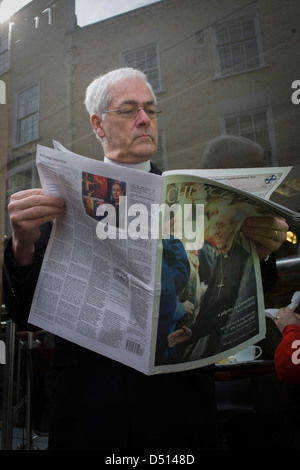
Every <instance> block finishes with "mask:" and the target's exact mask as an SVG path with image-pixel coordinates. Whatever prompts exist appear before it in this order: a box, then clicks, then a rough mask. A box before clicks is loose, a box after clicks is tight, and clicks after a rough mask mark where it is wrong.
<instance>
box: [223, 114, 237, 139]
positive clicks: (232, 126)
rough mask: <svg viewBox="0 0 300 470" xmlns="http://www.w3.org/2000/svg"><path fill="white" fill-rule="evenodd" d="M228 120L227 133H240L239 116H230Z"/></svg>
mask: <svg viewBox="0 0 300 470" xmlns="http://www.w3.org/2000/svg"><path fill="white" fill-rule="evenodd" d="M225 122H226V134H231V135H239V126H238V119H237V118H228V119H226V120H225Z"/></svg>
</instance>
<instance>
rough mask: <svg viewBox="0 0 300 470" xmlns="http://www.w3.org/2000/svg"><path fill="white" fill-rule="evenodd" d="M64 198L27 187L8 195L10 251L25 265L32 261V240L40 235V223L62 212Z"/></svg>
mask: <svg viewBox="0 0 300 470" xmlns="http://www.w3.org/2000/svg"><path fill="white" fill-rule="evenodd" d="M64 210H65V208H64V201H63V199H60V198H58V197H55V196H45V194H44V191H43V190H42V189H39V188H37V189H28V190H25V191H20V192H18V193H15V194H13V195H12V196H11V198H10V203H9V205H8V212H9V214H10V222H11V227H12V251H13V255H14V258H15V261H16V263H17V264H19V265H20V266H26V265H28V264H31V263H32V262H33V261H34V254H35V247H34V244H35V242H36V241H37V240H38V238H39V237H40V226H41V225H42V224H44V223H45V222H49V221H50V220H53V219H56V218H57V217H59V216H61V215H62V214H63V213H64Z"/></svg>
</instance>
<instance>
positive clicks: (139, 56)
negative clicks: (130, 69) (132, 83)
mask: <svg viewBox="0 0 300 470" xmlns="http://www.w3.org/2000/svg"><path fill="white" fill-rule="evenodd" d="M135 61H136V67H137V68H138V69H141V70H144V69H145V68H146V59H145V52H144V51H138V52H136V54H135Z"/></svg>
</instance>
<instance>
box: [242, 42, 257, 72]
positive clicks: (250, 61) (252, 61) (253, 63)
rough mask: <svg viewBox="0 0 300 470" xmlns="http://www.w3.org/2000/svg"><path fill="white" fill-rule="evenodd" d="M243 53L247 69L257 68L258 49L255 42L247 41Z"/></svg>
mask: <svg viewBox="0 0 300 470" xmlns="http://www.w3.org/2000/svg"><path fill="white" fill-rule="evenodd" d="M245 53H246V58H247V68H248V69H250V68H254V67H258V66H259V57H258V48H257V42H256V40H253V41H248V42H246V44H245Z"/></svg>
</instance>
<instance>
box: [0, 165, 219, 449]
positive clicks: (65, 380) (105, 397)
mask: <svg viewBox="0 0 300 470" xmlns="http://www.w3.org/2000/svg"><path fill="white" fill-rule="evenodd" d="M151 172H153V173H156V174H160V172H159V170H158V169H157V168H155V167H154V166H153V165H152V168H151ZM50 232H51V223H47V224H45V225H43V226H42V227H41V237H40V239H39V240H38V242H37V243H36V259H35V262H34V264H33V265H31V266H26V267H20V266H16V264H15V262H14V259H13V256H12V254H11V245H10V243H9V244H8V246H7V248H6V251H5V256H4V263H3V292H4V303H5V305H6V307H7V310H8V312H9V315H10V316H11V318H12V319H13V321H14V322H15V323H16V324H17V325H19V326H20V327H21V328H22V329H23V328H27V329H33V327H32V326H30V325H28V324H27V319H28V315H29V311H30V306H31V302H32V297H33V294H34V290H35V286H36V282H37V279H38V275H39V271H40V268H41V265H42V260H43V256H44V252H45V249H46V246H47V242H48V239H49V235H50ZM52 370H53V398H52V410H51V423H50V436H49V449H76V450H78V449H104V450H108V449H111V450H115V451H116V450H122V449H124V450H125V449H138V450H140V449H144V450H149V451H152V452H153V451H155V450H161V451H163V452H167V451H171V450H173V451H176V452H179V451H184V452H186V451H187V450H188V449H190V450H199V449H215V448H216V446H217V444H216V432H215V431H216V429H215V423H216V404H215V398H214V380H213V379H214V377H213V369H212V368H211V367H208V368H203V369H196V370H191V371H187V372H180V373H174V374H158V375H154V376H150V377H149V376H146V375H144V374H142V373H140V372H137V371H135V370H133V369H131V368H129V367H126V366H125V365H122V364H120V363H118V362H116V361H113V360H111V359H108V358H106V357H104V356H102V355H100V354H96V353H94V352H92V351H90V350H88V349H85V348H82V347H80V346H78V345H76V344H74V343H71V342H69V341H66V340H65V339H62V338H59V337H56V338H55V348H54V354H53V369H52ZM191 404H193V405H195V404H196V406H193V413H191V411H190V409H189V405H191Z"/></svg>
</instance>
